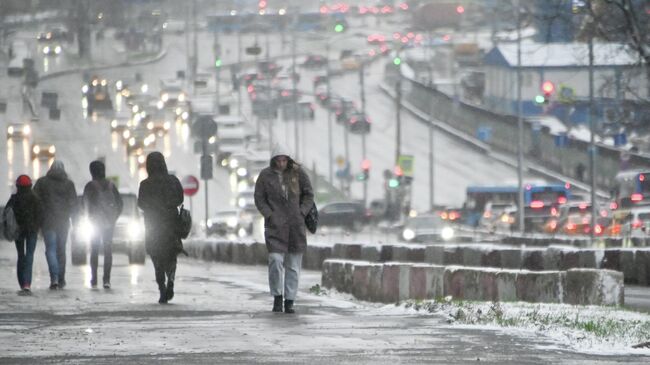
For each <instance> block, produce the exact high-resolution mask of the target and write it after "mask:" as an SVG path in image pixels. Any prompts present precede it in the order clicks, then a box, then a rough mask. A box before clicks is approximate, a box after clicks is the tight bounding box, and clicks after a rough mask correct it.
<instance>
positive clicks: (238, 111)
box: [235, 31, 242, 117]
mask: <svg viewBox="0 0 650 365" xmlns="http://www.w3.org/2000/svg"><path fill="white" fill-rule="evenodd" d="M237 64H238V65H239V66H240V67H241V64H242V63H241V31H237ZM239 76H240V75H236V76H235V77H236V78H238V80H237V115H239V116H240V117H241V85H240V82H241V79H240V78H239Z"/></svg>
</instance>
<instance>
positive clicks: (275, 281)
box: [269, 252, 302, 300]
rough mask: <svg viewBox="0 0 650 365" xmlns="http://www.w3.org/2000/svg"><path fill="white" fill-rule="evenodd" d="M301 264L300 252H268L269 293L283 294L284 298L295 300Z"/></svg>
mask: <svg viewBox="0 0 650 365" xmlns="http://www.w3.org/2000/svg"><path fill="white" fill-rule="evenodd" d="M301 266H302V254H301V253H286V254H284V253H277V252H271V253H269V288H270V289H271V295H273V296H274V297H275V296H278V295H282V294H283V291H282V289H283V287H284V299H287V300H295V299H296V294H297V293H298V280H299V279H300V267H301Z"/></svg>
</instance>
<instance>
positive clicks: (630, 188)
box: [613, 170, 650, 208]
mask: <svg viewBox="0 0 650 365" xmlns="http://www.w3.org/2000/svg"><path fill="white" fill-rule="evenodd" d="M615 180H616V186H615V187H614V191H613V193H614V198H615V199H616V204H617V208H630V207H632V206H634V205H647V204H650V171H647V170H629V171H621V172H619V173H618V174H617V175H616V178H615Z"/></svg>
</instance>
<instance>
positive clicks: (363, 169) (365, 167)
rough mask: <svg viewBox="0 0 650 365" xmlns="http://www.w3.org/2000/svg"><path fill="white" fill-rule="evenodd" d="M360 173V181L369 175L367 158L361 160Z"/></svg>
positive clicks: (366, 178)
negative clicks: (361, 177)
mask: <svg viewBox="0 0 650 365" xmlns="http://www.w3.org/2000/svg"><path fill="white" fill-rule="evenodd" d="M361 174H362V176H363V179H362V181H366V180H368V178H369V176H370V160H368V159H367V158H366V159H364V160H363V161H361Z"/></svg>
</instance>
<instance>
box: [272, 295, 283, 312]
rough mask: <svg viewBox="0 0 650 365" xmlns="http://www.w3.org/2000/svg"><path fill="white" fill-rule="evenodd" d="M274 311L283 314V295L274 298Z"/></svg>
mask: <svg viewBox="0 0 650 365" xmlns="http://www.w3.org/2000/svg"><path fill="white" fill-rule="evenodd" d="M273 311H274V312H282V295H276V296H275V297H273Z"/></svg>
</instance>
